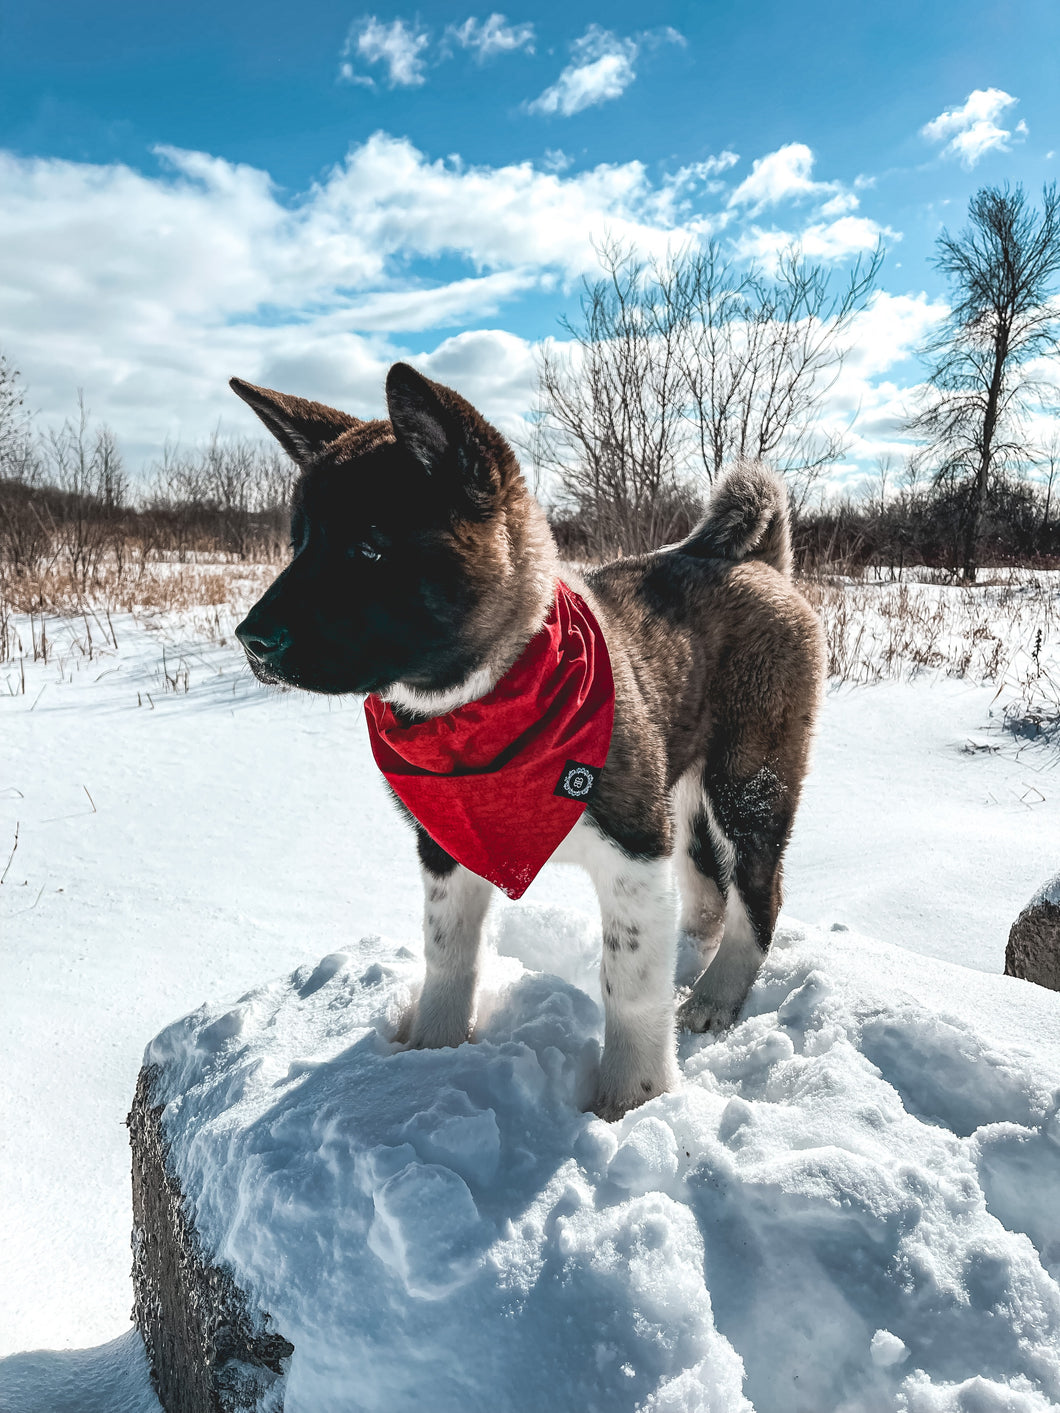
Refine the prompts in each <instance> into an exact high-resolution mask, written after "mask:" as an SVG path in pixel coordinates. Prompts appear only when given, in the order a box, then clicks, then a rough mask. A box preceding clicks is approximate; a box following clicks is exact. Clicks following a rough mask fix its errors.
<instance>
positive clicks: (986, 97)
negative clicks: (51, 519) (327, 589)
mask: <svg viewBox="0 0 1060 1413" xmlns="http://www.w3.org/2000/svg"><path fill="white" fill-rule="evenodd" d="M491 14H493V12H491V11H489V10H484V9H477V10H476V9H471V8H468V7H467V6H456V5H444V6H443V5H437V4H432V5H426V6H421V7H419V8H418V9H412V8H407V7H403V6H398V7H396V8H389V7H383V6H376V7H375V8H374V9H373V8H371V7H369V8H367V9H358V8H356V7H351V6H350V5H340V4H336V3H331V0H327V3H306V4H303V5H302V6H300V7H299V6H292V5H290V4H284V5H281V4H278V3H273V2H272V0H265V2H264V3H262V2H261V0H259V3H256V4H253V5H251V4H243V3H237V4H232V3H227V4H222V3H213V4H204V3H201V0H190V3H184V4H182V5H180V6H144V5H142V4H140V5H136V6H133V5H124V4H122V5H119V4H102V5H97V6H95V7H91V8H90V7H84V6H75V5H72V4H46V3H41V4H36V5H26V4H20V5H17V6H16V5H11V4H9V5H7V6H6V7H5V8H4V9H3V11H2V12H0V251H2V252H3V257H2V262H0V348H2V349H3V350H4V351H5V352H7V353H8V355H9V357H11V358H12V360H13V361H14V362H15V363H16V364H17V365H18V366H19V367H20V368H21V369H22V372H23V375H24V378H25V381H26V383H27V386H28V389H29V394H30V401H31V403H32V404H33V405H34V406H35V407H36V408H38V409H39V410H40V413H41V416H42V419H44V420H47V419H52V418H57V417H61V416H62V415H63V414H64V413H65V412H66V411H67V410H68V409H69V407H70V404H71V403H72V400H73V396H74V392H75V389H76V388H77V387H78V386H81V387H83V388H84V389H85V393H86V397H87V399H88V401H89V403H90V405H91V407H92V408H93V410H94V412H95V413H96V414H97V415H99V416H102V417H105V418H106V419H107V420H108V421H109V422H110V423H111V424H112V426H113V427H114V428H115V430H116V431H117V432H118V434H119V437H121V438H122V440H123V441H124V443H125V444H126V447H127V451H128V454H129V460H130V462H131V463H132V465H133V467H134V468H135V466H136V465H137V464H138V463H139V462H140V461H142V460H144V459H145V458H147V459H149V458H150V457H151V456H152V455H155V454H157V451H158V449H159V447H160V446H161V444H162V443H163V442H164V441H165V440H166V439H167V438H169V439H172V438H174V437H181V438H183V439H184V440H194V439H195V438H197V437H200V436H203V435H205V434H206V433H207V432H208V431H209V429H210V428H211V427H212V426H213V425H215V424H216V422H217V419H218V418H223V420H224V426H225V427H226V428H229V429H231V430H237V429H242V428H243V425H244V419H243V418H242V416H241V413H240V410H239V409H237V408H233V407H232V406H231V404H230V402H229V400H228V399H229V398H230V395H229V394H228V393H227V392H226V390H225V387H224V383H225V379H226V378H227V376H228V375H229V374H230V373H233V372H236V373H240V374H242V375H243V376H246V377H250V378H252V379H256V380H258V381H267V382H272V383H273V384H279V385H282V386H285V387H288V388H289V389H290V390H291V391H296V392H300V393H305V394H309V395H318V396H321V397H326V398H328V399H330V400H334V401H336V402H340V403H342V404H343V405H345V406H348V407H349V408H350V409H351V410H355V411H375V410H378V408H379V406H380V391H381V382H382V375H383V372H384V370H385V367H386V365H387V363H388V362H389V361H390V360H391V359H393V358H395V357H411V358H413V359H414V360H415V361H417V362H418V363H419V364H420V366H422V367H424V368H425V370H427V371H429V372H431V373H433V374H434V375H435V376H438V377H442V378H444V379H447V380H449V381H452V382H453V383H455V384H456V385H457V386H459V387H461V389H462V390H463V391H465V392H467V393H468V394H469V395H470V396H472V397H473V398H475V399H476V400H478V401H479V403H480V405H482V406H483V408H484V409H485V410H486V411H487V412H489V413H490V414H491V415H493V416H494V417H496V419H497V420H498V421H500V422H501V423H502V425H505V426H506V427H508V428H509V429H515V428H517V424H518V421H519V418H520V416H521V413H522V412H524V411H525V410H526V408H527V407H528V406H529V403H530V400H531V397H532V384H533V350H534V345H535V343H536V341H537V340H540V339H541V338H544V337H548V336H551V335H556V334H558V333H559V332H560V331H559V327H558V323H557V319H558V316H559V315H560V314H562V313H563V312H565V311H567V312H569V311H571V310H572V309H573V307H574V306H575V304H576V300H577V289H578V284H579V280H580V278H581V277H582V275H583V274H587V273H590V274H591V271H592V248H591V240H592V238H594V237H596V238H599V237H600V236H601V235H602V234H604V233H605V232H606V231H608V230H610V231H617V232H619V233H620V234H622V235H623V236H625V237H626V238H628V239H630V240H632V241H634V242H635V243H638V244H639V245H641V247H642V248H643V249H645V250H646V251H649V252H650V251H660V250H662V249H664V248H665V246H666V245H667V244H668V243H669V244H671V245H672V244H673V243H681V242H682V241H684V240H686V239H691V238H696V237H697V236H699V237H702V236H703V235H705V234H708V233H715V234H717V235H718V236H719V237H720V238H722V239H723V240H725V241H726V242H729V243H731V245H732V247H733V248H734V249H735V250H737V251H739V252H741V253H743V254H744V255H751V254H753V253H757V254H758V255H759V256H760V257H761V258H764V259H768V258H770V253H771V252H772V251H773V250H775V248H776V247H777V245H778V244H779V243H781V242H782V241H784V240H787V239H790V238H792V237H797V238H801V239H802V240H803V241H804V242H805V244H806V248H807V250H808V251H809V252H810V253H811V254H814V255H816V256H817V257H818V258H822V259H825V260H827V261H828V262H829V263H830V264H832V265H834V266H835V268H837V269H842V268H843V266H844V263H845V262H847V261H849V260H850V259H852V258H854V257H855V256H856V254H857V253H858V252H859V250H863V249H865V248H866V247H867V246H869V245H871V243H872V242H873V241H874V240H875V239H876V237H877V235H879V236H881V237H882V238H883V240H884V242H885V244H886V246H887V248H888V258H887V262H886V264H885V266H884V270H883V274H882V278H881V286H882V290H883V294H882V295H881V296H880V298H879V300H878V301H877V305H876V306H875V308H874V311H873V313H872V315H871V317H870V318H869V319H868V320H867V322H866V324H865V326H864V328H863V329H862V330H861V331H860V333H859V347H858V350H857V351H856V356H855V357H854V359H853V360H852V364H851V368H850V370H849V373H848V375H845V379H844V384H843V386H841V387H840V388H839V389H838V392H837V396H838V399H839V402H838V404H837V414H836V415H845V416H847V417H848V419H849V418H850V417H853V416H854V413H855V411H856V412H857V427H858V435H857V438H856V443H855V445H854V447H853V449H852V458H851V462H850V474H853V473H854V471H855V470H857V469H860V468H863V466H864V465H865V464H866V463H867V462H871V459H872V457H873V456H874V455H876V454H878V453H879V452H880V450H883V449H887V447H889V446H892V445H894V444H895V439H896V435H897V434H896V427H897V423H898V420H899V414H900V410H901V405H902V399H903V396H904V390H905V389H907V388H908V386H909V385H911V384H913V383H915V382H916V380H917V377H918V369H917V365H916V363H915V361H914V360H913V359H911V358H910V353H911V351H912V350H913V349H915V347H916V346H917V344H918V343H919V342H920V341H921V340H922V338H923V335H924V333H925V332H926V331H927V330H928V329H929V328H930V326H931V324H932V322H933V321H934V320H936V319H937V318H938V317H939V314H940V313H941V306H940V304H939V301H940V299H941V298H942V297H943V295H944V290H943V289H942V288H941V287H940V285H939V282H938V280H937V277H936V276H935V274H934V272H933V271H932V269H931V266H930V257H931V253H932V246H933V242H934V239H935V237H936V235H937V233H938V230H939V228H940V226H941V225H942V224H943V223H946V224H949V225H951V226H959V225H960V224H961V223H962V220H963V214H964V209H965V207H966V203H967V200H968V197H969V195H970V194H971V193H972V192H973V191H974V190H975V189H976V187H977V186H979V185H981V184H983V183H985V182H990V183H994V182H1002V181H1012V182H1016V181H1021V182H1023V183H1024V184H1025V185H1027V186H1028V187H1029V188H1030V189H1032V190H1036V189H1038V188H1040V186H1041V183H1042V182H1043V181H1045V180H1051V179H1053V177H1054V176H1055V174H1056V171H1057V166H1058V162H1057V157H1056V150H1057V149H1060V131H1058V129H1060V98H1058V96H1057V95H1058V93H1060V6H1058V5H1057V4H1056V3H1055V0H1013V2H1012V3H1007V4H1000V3H991V4H986V3H965V4H961V5H956V4H950V3H931V4H927V5H925V4H923V3H922V0H921V3H920V4H917V5H913V4H907V3H891V4H888V5H875V4H873V5H869V4H853V3H848V4H845V5H840V4H834V3H812V0H811V3H807V4H804V5H802V6H792V5H791V4H790V3H787V4H773V3H760V4H743V5H740V4H734V3H728V4H724V5H722V4H713V3H712V4H700V5H689V4H662V5H658V6H655V7H653V8H652V9H651V11H650V12H649V13H646V12H645V11H644V9H643V8H642V7H638V8H634V7H633V6H631V5H628V4H612V5H610V6H609V7H606V9H604V8H601V7H599V6H592V5H587V4H567V5H562V6H560V5H548V6H544V5H535V6H533V7H532V8H526V9H523V10H520V9H518V8H517V7H509V8H508V9H507V10H506V11H505V12H504V14H503V16H497V15H493V18H492V19H491V18H490V17H491Z"/></svg>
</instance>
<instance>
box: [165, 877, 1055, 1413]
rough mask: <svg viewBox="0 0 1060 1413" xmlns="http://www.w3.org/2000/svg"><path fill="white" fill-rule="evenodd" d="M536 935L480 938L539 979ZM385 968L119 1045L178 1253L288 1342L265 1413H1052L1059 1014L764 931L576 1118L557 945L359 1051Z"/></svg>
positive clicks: (364, 944)
mask: <svg viewBox="0 0 1060 1413" xmlns="http://www.w3.org/2000/svg"><path fill="white" fill-rule="evenodd" d="M554 923H555V914H554V913H553V912H550V911H548V910H540V911H537V910H535V909H534V908H533V907H532V906H527V905H525V904H524V908H523V910H522V913H521V916H520V923H519V927H518V929H509V930H508V932H507V934H506V935H505V936H504V937H503V938H502V939H501V940H502V942H503V943H504V945H505V947H506V949H507V950H514V945H513V944H518V942H519V940H520V939H522V941H523V942H524V943H525V944H526V945H525V951H526V953H527V955H528V956H530V955H532V956H533V957H534V959H535V961H538V960H539V959H540V958H541V957H542V956H543V955H549V954H550V953H549V940H548V935H547V934H549V932H550V929H552V927H553V925H554ZM535 927H536V929H537V930H538V931H539V932H540V933H541V934H542V935H541V936H540V937H537V938H536V939H535V938H534V936H533V933H534V931H535ZM552 955H555V956H556V957H557V958H558V957H559V955H560V952H559V950H558V949H556V950H555V951H554V953H552ZM419 967H420V963H419V962H418V961H417V960H416V958H414V957H413V956H412V954H411V953H410V952H409V951H407V950H406V949H405V948H403V947H400V946H396V945H394V944H389V943H386V942H384V941H382V940H381V939H379V938H366V939H364V940H363V941H361V942H360V943H358V944H356V945H355V946H354V947H352V948H351V949H349V950H348V951H344V952H338V953H334V954H332V955H330V956H328V957H325V958H324V960H323V961H322V962H320V963H319V964H318V965H317V966H316V967H308V966H307V967H304V968H301V969H299V970H298V971H296V972H295V973H294V974H293V975H291V976H287V977H284V978H282V979H280V980H277V981H273V982H271V983H269V984H267V985H264V986H262V987H260V988H258V989H256V990H254V991H251V992H249V993H247V994H246V995H244V996H243V997H242V998H241V999H240V1000H239V1001H238V1002H237V1003H236V1004H235V1005H233V1006H228V1007H202V1008H200V1009H199V1010H198V1011H196V1012H194V1013H193V1014H192V1015H190V1016H187V1017H186V1018H185V1019H183V1020H181V1021H178V1022H177V1023H175V1024H174V1025H172V1026H170V1027H168V1028H167V1029H166V1030H165V1031H163V1032H162V1034H161V1035H159V1036H158V1038H157V1039H156V1040H155V1041H153V1042H152V1043H151V1045H150V1046H149V1047H148V1050H147V1054H146V1057H145V1059H146V1063H147V1064H148V1065H150V1066H152V1067H155V1069H154V1071H153V1072H154V1073H155V1074H156V1075H157V1080H156V1084H155V1093H156V1095H157V1100H158V1102H159V1103H164V1105H165V1107H164V1109H163V1110H162V1112H161V1115H160V1117H161V1124H162V1130H163V1132H164V1135H165V1142H166V1143H167V1145H168V1149H169V1161H170V1163H171V1165H172V1171H173V1173H174V1174H175V1175H176V1176H177V1177H178V1179H179V1184H180V1187H181V1189H182V1192H183V1194H184V1196H185V1198H186V1201H187V1204H188V1208H187V1210H188V1212H189V1214H190V1216H191V1218H192V1220H193V1221H194V1225H195V1227H196V1229H197V1233H198V1237H199V1239H200V1240H201V1241H202V1242H203V1244H204V1247H205V1248H206V1249H207V1250H208V1251H209V1252H210V1253H211V1260H212V1261H214V1262H215V1263H216V1264H217V1266H218V1267H220V1268H222V1269H224V1270H226V1271H227V1272H229V1273H230V1274H231V1276H232V1277H233V1279H234V1280H235V1281H236V1282H237V1284H238V1285H239V1286H240V1287H241V1288H242V1290H244V1291H245V1292H246V1293H247V1296H248V1297H249V1299H250V1300H251V1301H252V1302H253V1303H254V1305H255V1306H256V1307H257V1308H259V1309H263V1310H268V1311H270V1312H271V1315H272V1317H273V1319H274V1321H275V1327H276V1328H277V1329H279V1330H282V1331H283V1333H284V1335H285V1336H286V1337H287V1338H288V1339H289V1340H290V1341H291V1343H292V1344H293V1346H294V1353H293V1355H292V1357H291V1360H290V1368H289V1374H288V1379H287V1387H286V1395H285V1396H286V1403H285V1407H286V1410H287V1413H360V1411H361V1410H363V1411H364V1413H376V1410H379V1413H382V1410H386V1411H387V1413H392V1410H394V1409H403V1408H413V1407H430V1408H431V1409H432V1413H478V1410H482V1413H486V1410H489V1413H527V1410H534V1409H538V1408H540V1409H546V1408H547V1409H549V1410H550V1411H551V1410H555V1413H575V1410H577V1413H594V1410H600V1413H603V1410H607V1413H623V1410H628V1413H634V1410H643V1413H648V1410H651V1411H652V1413H664V1410H665V1413H741V1410H745V1413H746V1410H751V1409H755V1410H758V1413H774V1410H775V1413H821V1410H822V1409H826V1408H827V1409H836V1410H844V1411H845V1413H855V1411H856V1413H875V1410H879V1413H885V1410H894V1409H899V1410H907V1413H943V1410H958V1409H970V1408H972V1407H975V1408H983V1409H986V1408H997V1409H1002V1408H1003V1409H1005V1410H1009V1411H1010V1413H1031V1410H1034V1413H1037V1410H1044V1409H1048V1408H1053V1407H1056V1406H1057V1405H1058V1404H1060V1286H1058V1279H1060V1218H1058V1217H1057V1213H1058V1212H1060V1112H1058V1110H1060V1094H1058V1092H1057V1085H1058V1082H1060V996H1056V995H1053V994H1052V993H1050V992H1047V991H1043V990H1039V989H1037V988H1033V987H1029V986H1025V985H1024V984H1022V983H1021V982H1019V981H1016V980H1012V979H1010V978H1006V977H1001V976H989V975H986V974H980V973H972V972H969V971H967V970H966V969H964V968H960V967H956V966H953V965H951V964H948V963H945V962H938V961H934V960H932V959H929V958H921V957H916V958H914V957H913V956H911V955H910V954H909V953H908V952H905V951H903V950H901V949H899V948H894V947H889V946H885V945H883V944H878V943H873V942H871V941H869V940H868V939H865V938H862V937H859V936H857V935H856V934H854V933H851V932H845V931H844V932H842V933H838V934H827V933H823V932H820V931H815V930H805V929H799V928H794V927H789V928H787V929H784V930H782V931H781V933H780V935H779V936H778V940H777V943H776V945H775V947H774V950H773V953H772V954H771V956H770V958H769V960H768V962H767V964H766V966H765V968H764V969H763V972H762V975H761V978H760V980H759V982H758V984H757V985H756V987H755V989H754V992H753V993H752V996H751V999H750V1002H749V1004H748V1007H747V1010H746V1012H745V1015H744V1018H743V1019H742V1021H741V1022H740V1023H739V1024H738V1025H737V1026H736V1027H735V1028H734V1029H733V1030H732V1031H731V1032H730V1033H729V1034H728V1035H726V1036H723V1037H721V1038H716V1039H715V1038H710V1037H689V1036H685V1037H683V1040H682V1046H681V1069H682V1083H681V1086H680V1088H679V1089H677V1090H676V1091H675V1092H674V1093H671V1094H668V1095H664V1096H662V1097H660V1098H658V1099H656V1100H653V1101H652V1102H650V1103H649V1104H647V1105H645V1106H644V1107H643V1108H642V1109H638V1110H636V1111H635V1112H633V1113H630V1114H629V1115H627V1116H626V1118H625V1119H624V1120H622V1121H621V1122H619V1123H617V1124H614V1125H609V1124H605V1123H602V1122H601V1121H600V1120H598V1119H596V1118H595V1117H593V1116H592V1115H591V1114H589V1113H586V1112H584V1107H585V1105H586V1104H587V1102H588V1100H589V1099H590V1097H591V1095H592V1092H593V1078H594V1075H593V1071H594V1067H595V1065H596V1063H597V1060H598V1054H599V1042H600V1027H601V1013H600V1009H599V1006H598V1004H597V1002H596V1000H595V999H594V998H592V997H591V996H590V995H589V994H588V993H587V991H586V990H585V989H583V984H584V983H583V978H584V972H585V958H584V956H583V955H582V952H581V951H580V950H579V949H578V948H573V949H571V970H572V975H569V976H567V977H566V978H563V977H558V976H553V975H548V974H544V973H541V972H534V971H529V970H526V969H525V968H524V966H523V964H522V962H521V961H520V960H519V958H518V957H513V956H498V955H496V954H493V955H491V957H490V958H489V959H488V962H487V965H486V968H485V978H484V987H483V996H482V1002H481V1006H480V1014H479V1020H478V1030H477V1037H476V1043H474V1044H468V1045H462V1046H460V1047H459V1048H458V1049H456V1050H442V1051H429V1052H425V1051H405V1050H403V1049H401V1048H400V1047H399V1046H398V1045H396V1044H394V1043H393V1042H392V1041H391V1040H390V1038H389V1037H390V1036H391V1035H392V1034H393V1032H394V1029H395V1027H396V1025H397V1022H398V1020H399V1017H400V1015H401V1014H402V1012H403V1010H404V1008H405V1007H406V1006H407V1005H408V1003H409V1001H410V999H411V997H412V994H413V988H414V986H415V984H416V980H417V977H418V973H419Z"/></svg>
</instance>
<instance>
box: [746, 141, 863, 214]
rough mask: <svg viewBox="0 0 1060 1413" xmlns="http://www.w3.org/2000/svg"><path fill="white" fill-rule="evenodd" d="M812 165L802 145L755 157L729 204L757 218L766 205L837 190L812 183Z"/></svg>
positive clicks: (789, 145) (810, 154) (834, 186)
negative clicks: (746, 208) (744, 208)
mask: <svg viewBox="0 0 1060 1413" xmlns="http://www.w3.org/2000/svg"><path fill="white" fill-rule="evenodd" d="M813 164H814V155H813V152H812V151H811V150H810V148H808V147H807V146H806V144H805V143H804V142H789V143H787V144H786V145H785V146H784V147H780V148H778V149H777V151H776V152H770V153H769V154H768V155H767V156H765V157H759V158H756V160H755V161H754V162H753V163H752V164H751V172H750V175H749V176H746V177H744V179H743V181H742V182H741V183H740V185H739V186H738V187H736V189H735V190H734V191H733V193H732V195H731V196H730V197H729V205H730V206H746V207H748V208H749V209H748V212H747V214H748V215H749V216H756V215H757V214H758V213H759V211H764V210H765V208H766V207H767V206H776V205H777V204H778V203H779V202H781V201H792V200H798V199H799V198H801V197H804V196H816V195H823V194H824V193H825V192H834V191H836V190H837V188H838V184H837V183H836V182H816V181H814V180H813V178H812V176H811V173H812V171H813ZM855 204H856V201H855Z"/></svg>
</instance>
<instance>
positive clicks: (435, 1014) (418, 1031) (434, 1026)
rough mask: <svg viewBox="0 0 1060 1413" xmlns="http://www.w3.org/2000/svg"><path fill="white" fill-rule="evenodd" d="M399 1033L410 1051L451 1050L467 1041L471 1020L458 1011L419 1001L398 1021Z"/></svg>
mask: <svg viewBox="0 0 1060 1413" xmlns="http://www.w3.org/2000/svg"><path fill="white" fill-rule="evenodd" d="M401 1031H404V1034H403V1035H401ZM399 1036H400V1038H401V1039H402V1040H403V1041H404V1043H405V1044H406V1045H407V1046H408V1048H409V1049H410V1050H446V1049H454V1050H455V1049H456V1047H457V1046H458V1045H463V1044H464V1042H465V1041H466V1040H470V1038H471V1021H470V1019H469V1018H468V1017H467V1016H466V1015H464V1013H463V1012H462V1011H460V1012H457V1011H455V1010H451V1009H449V1008H448V1007H440V1006H424V1004H423V1002H422V1001H420V1003H419V1004H418V1005H417V1006H415V1007H413V1008H412V1009H411V1010H410V1011H409V1012H408V1013H407V1015H406V1017H405V1019H404V1020H403V1021H402V1024H401V1027H400V1030H399ZM395 1038H398V1037H395Z"/></svg>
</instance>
